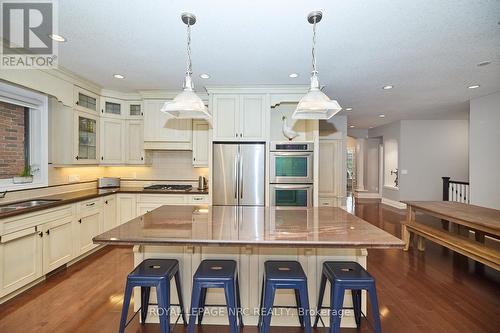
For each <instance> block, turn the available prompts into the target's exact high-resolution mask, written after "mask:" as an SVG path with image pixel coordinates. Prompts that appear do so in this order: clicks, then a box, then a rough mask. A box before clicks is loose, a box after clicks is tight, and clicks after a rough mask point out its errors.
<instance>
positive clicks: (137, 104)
mask: <svg viewBox="0 0 500 333" xmlns="http://www.w3.org/2000/svg"><path fill="white" fill-rule="evenodd" d="M143 108H144V106H143V104H142V101H127V102H126V103H125V117H126V118H127V119H142V117H143V115H144V110H143Z"/></svg>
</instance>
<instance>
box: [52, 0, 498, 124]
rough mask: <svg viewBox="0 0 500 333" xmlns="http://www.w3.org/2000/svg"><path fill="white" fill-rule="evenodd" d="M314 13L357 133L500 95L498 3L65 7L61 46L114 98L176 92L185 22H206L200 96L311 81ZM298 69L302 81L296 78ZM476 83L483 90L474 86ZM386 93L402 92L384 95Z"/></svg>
mask: <svg viewBox="0 0 500 333" xmlns="http://www.w3.org/2000/svg"><path fill="white" fill-rule="evenodd" d="M312 10H322V11H323V15H324V16H323V20H322V21H321V23H320V24H319V26H318V51H317V55H318V67H319V77H320V80H321V84H323V85H326V89H325V92H326V93H327V94H328V95H329V96H330V97H331V98H335V99H337V100H338V101H339V103H340V104H341V105H342V106H343V107H344V108H345V107H349V106H350V107H353V108H354V110H353V111H349V112H347V111H343V112H345V113H346V114H348V119H349V124H350V125H355V126H356V127H364V128H367V127H369V126H377V125H380V124H383V123H388V122H391V121H394V120H399V119H434V118H441V117H446V116H448V115H449V113H452V112H457V111H461V112H462V115H463V114H464V112H466V110H467V109H468V103H467V101H468V100H469V99H470V98H471V97H477V96H482V95H487V94H489V93H492V92H494V91H498V90H500V23H499V22H500V1H498V0H491V1H488V0H482V1H470V0H439V1H436V0H419V1H394V0H378V1H366V0H351V1H345V0H335V1H273V0H265V1H262V0H254V1H238V2H237V1H229V0H224V1H202V0H199V1H177V0H176V1H160V0H148V1H139V0H106V1H102V0H85V1H82V0H63V1H59V17H60V19H59V30H60V34H62V35H63V36H65V37H66V38H67V39H68V42H66V43H62V44H61V45H60V49H59V61H60V64H61V65H62V66H63V67H65V68H67V69H69V70H70V71H73V72H75V73H77V74H79V75H81V76H83V77H85V78H87V79H89V80H91V81H94V82H96V83H98V84H99V85H101V86H103V87H105V88H107V89H114V90H122V91H135V90H143V89H179V88H180V86H181V83H182V77H183V75H184V71H185V39H186V36H185V26H184V25H183V24H182V22H181V20H180V14H181V13H182V12H185V11H189V12H193V13H194V14H195V15H196V16H197V19H198V21H197V23H196V25H195V26H194V27H193V31H192V39H193V41H192V42H193V46H192V49H193V70H194V74H195V87H197V89H198V91H202V90H203V88H202V87H203V86H204V85H215V84H217V85H219V84H220V85H230V84H234V85H241V84H307V83H308V81H309V72H310V63H311V59H310V46H311V25H309V24H308V23H307V21H306V16H307V14H308V13H309V12H310V11H312ZM487 60H488V61H492V63H491V64H490V65H488V66H484V67H478V66H477V64H478V63H480V62H482V61H487ZM294 72H295V73H299V74H300V76H299V77H298V78H297V79H291V78H289V77H288V74H290V73H294ZM114 73H121V74H124V75H125V76H126V79H125V80H117V79H114V78H113V77H112V75H113V74H114ZM201 73H209V74H210V75H211V78H210V79H208V80H202V79H200V78H199V76H198V75H199V74H201ZM476 83H477V84H480V85H481V87H480V88H478V89H474V90H470V89H467V86H469V85H471V84H476ZM386 84H392V85H394V89H392V90H390V91H384V90H382V89H381V87H382V86H384V85H386ZM381 113H384V114H385V115H386V117H385V118H384V119H382V118H379V117H378V115H379V114H381Z"/></svg>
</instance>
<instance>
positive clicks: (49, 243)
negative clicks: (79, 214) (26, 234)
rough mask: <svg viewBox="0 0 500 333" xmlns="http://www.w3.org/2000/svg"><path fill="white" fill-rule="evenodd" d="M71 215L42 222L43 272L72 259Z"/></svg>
mask: <svg viewBox="0 0 500 333" xmlns="http://www.w3.org/2000/svg"><path fill="white" fill-rule="evenodd" d="M73 221H74V219H73V217H72V216H68V217H65V218H61V219H58V220H54V221H51V222H49V223H46V224H44V225H43V226H42V227H41V229H42V232H43V234H44V235H43V274H47V273H49V272H51V271H53V270H54V269H56V268H58V267H60V266H62V265H64V264H66V263H68V262H69V261H70V260H71V259H73V257H74V254H73V249H74V246H73V241H74V239H75V237H74V233H73V229H74V228H73Z"/></svg>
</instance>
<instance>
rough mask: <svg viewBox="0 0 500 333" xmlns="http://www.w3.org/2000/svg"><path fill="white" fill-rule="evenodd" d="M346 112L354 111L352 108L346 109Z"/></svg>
mask: <svg viewBox="0 0 500 333" xmlns="http://www.w3.org/2000/svg"><path fill="white" fill-rule="evenodd" d="M344 110H346V111H352V108H345V109H344Z"/></svg>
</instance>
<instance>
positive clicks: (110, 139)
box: [100, 117, 125, 164]
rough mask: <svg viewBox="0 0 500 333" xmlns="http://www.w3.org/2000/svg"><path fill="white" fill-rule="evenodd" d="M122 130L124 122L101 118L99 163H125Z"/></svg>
mask: <svg viewBox="0 0 500 333" xmlns="http://www.w3.org/2000/svg"><path fill="white" fill-rule="evenodd" d="M124 128H125V121H124V120H121V119H113V118H105V117H103V118H101V146H100V148H101V149H100V151H101V160H100V163H103V164H121V163H124V162H125V149H124V142H123V141H124Z"/></svg>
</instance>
